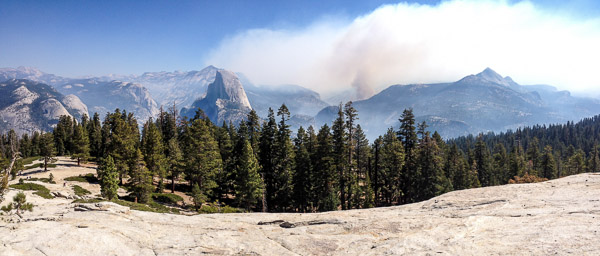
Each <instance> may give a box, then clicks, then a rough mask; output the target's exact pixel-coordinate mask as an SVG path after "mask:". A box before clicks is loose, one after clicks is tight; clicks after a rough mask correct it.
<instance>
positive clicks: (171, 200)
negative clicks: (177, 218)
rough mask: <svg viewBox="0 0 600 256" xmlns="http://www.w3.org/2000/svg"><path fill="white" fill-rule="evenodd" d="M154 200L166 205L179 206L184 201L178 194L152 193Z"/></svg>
mask: <svg viewBox="0 0 600 256" xmlns="http://www.w3.org/2000/svg"><path fill="white" fill-rule="evenodd" d="M152 200H154V201H155V202H161V203H165V204H177V202H181V201H183V198H182V197H181V196H179V195H176V194H169V193H152Z"/></svg>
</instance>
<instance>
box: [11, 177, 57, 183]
mask: <svg viewBox="0 0 600 256" xmlns="http://www.w3.org/2000/svg"><path fill="white" fill-rule="evenodd" d="M29 181H41V182H45V183H49V184H56V181H53V180H50V178H31V179H29ZM19 182H20V180H19Z"/></svg>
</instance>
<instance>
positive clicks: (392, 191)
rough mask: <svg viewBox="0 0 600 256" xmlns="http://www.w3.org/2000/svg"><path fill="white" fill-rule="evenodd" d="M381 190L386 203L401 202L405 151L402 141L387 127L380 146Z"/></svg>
mask: <svg viewBox="0 0 600 256" xmlns="http://www.w3.org/2000/svg"><path fill="white" fill-rule="evenodd" d="M380 154H381V173H382V174H383V175H382V187H381V192H382V194H383V198H384V200H385V204H386V205H393V204H398V203H401V201H400V198H401V196H402V194H403V193H404V191H403V190H402V189H403V188H402V177H403V176H404V175H403V173H402V172H403V170H404V168H403V167H404V165H405V153H404V149H403V147H402V143H401V142H400V141H399V140H398V139H397V138H396V135H395V134H394V130H393V129H392V128H389V129H388V131H387V132H386V134H385V135H384V136H383V145H382V147H381V153H380Z"/></svg>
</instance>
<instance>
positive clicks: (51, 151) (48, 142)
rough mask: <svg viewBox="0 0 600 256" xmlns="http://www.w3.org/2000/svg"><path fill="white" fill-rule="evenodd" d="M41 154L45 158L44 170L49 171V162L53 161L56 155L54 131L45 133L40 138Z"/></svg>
mask: <svg viewBox="0 0 600 256" xmlns="http://www.w3.org/2000/svg"><path fill="white" fill-rule="evenodd" d="M38 147H39V150H40V152H39V153H40V155H41V156H42V157H43V158H44V171H45V172H46V171H48V163H49V162H53V161H55V160H54V157H55V156H56V150H55V148H54V138H53V135H52V133H43V134H42V135H41V136H40V140H39V146H38Z"/></svg>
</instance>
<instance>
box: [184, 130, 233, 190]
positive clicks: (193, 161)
mask: <svg viewBox="0 0 600 256" xmlns="http://www.w3.org/2000/svg"><path fill="white" fill-rule="evenodd" d="M210 125H212V123H210V120H208V119H195V120H193V121H192V123H191V124H190V125H189V126H185V127H184V136H183V145H185V147H184V149H183V152H184V162H185V172H186V177H187V178H188V179H189V180H190V182H191V184H192V185H193V184H197V185H198V187H199V189H200V193H201V194H202V198H203V200H207V199H208V198H210V197H211V196H212V195H213V193H212V192H213V189H214V188H215V187H216V186H217V184H216V182H215V179H216V177H215V176H216V174H217V173H220V172H221V170H222V168H223V162H222V160H221V155H220V153H219V145H218V144H217V141H216V140H215V139H214V137H213V133H212V132H211V128H210Z"/></svg>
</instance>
